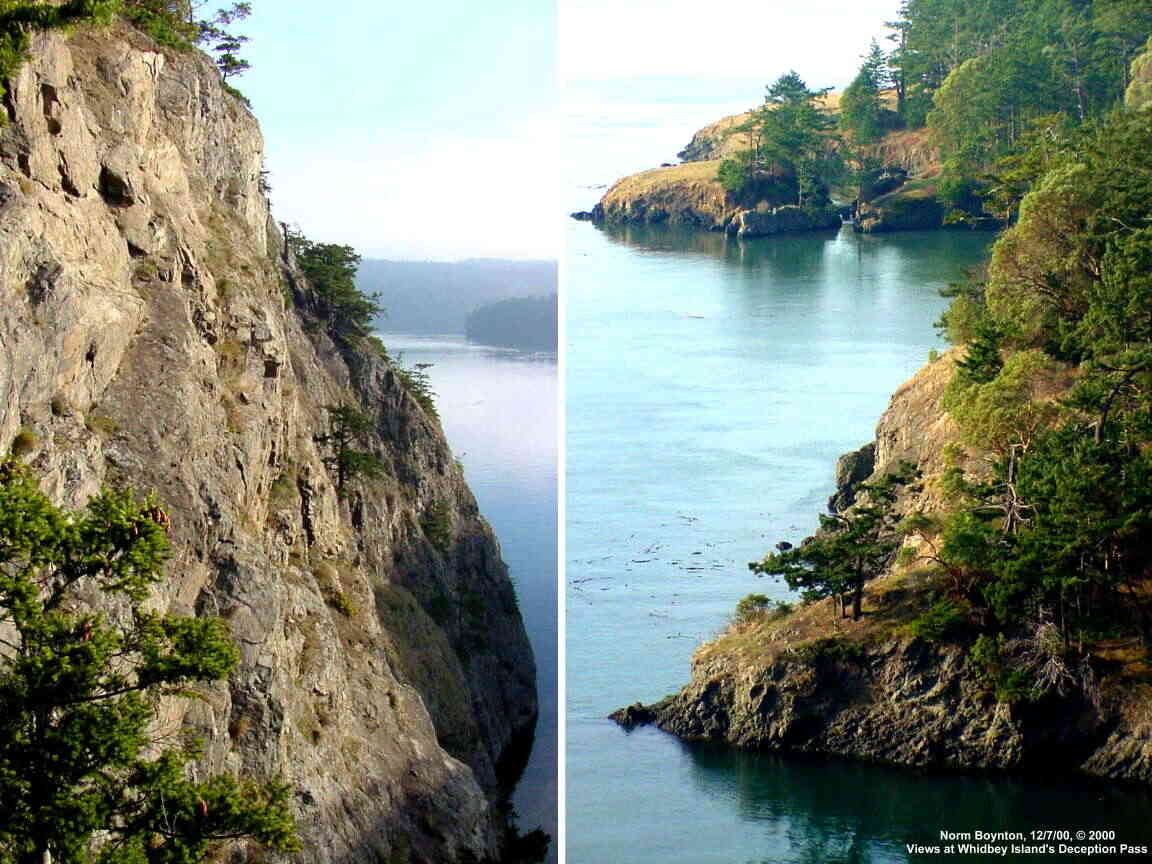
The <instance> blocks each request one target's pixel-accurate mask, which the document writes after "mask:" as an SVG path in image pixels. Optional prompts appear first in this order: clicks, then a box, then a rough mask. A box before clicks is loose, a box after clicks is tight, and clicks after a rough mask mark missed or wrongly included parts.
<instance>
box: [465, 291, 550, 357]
mask: <svg viewBox="0 0 1152 864" xmlns="http://www.w3.org/2000/svg"><path fill="white" fill-rule="evenodd" d="M558 314H559V307H558V304H557V299H556V295H555V294H550V295H548V296H547V297H512V298H510V299H508V300H500V301H498V302H496V303H488V304H486V305H484V306H481V307H480V308H479V309H476V310H475V311H474V312H472V314H471V315H469V316H468V321H467V325H466V329H465V332H466V334H467V336H468V341H470V342H479V343H482V344H484V345H499V346H502V347H505V348H519V349H520V350H522V351H555V350H556V341H557V337H556V331H557V321H558Z"/></svg>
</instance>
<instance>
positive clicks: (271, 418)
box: [0, 25, 536, 862]
mask: <svg viewBox="0 0 1152 864" xmlns="http://www.w3.org/2000/svg"><path fill="white" fill-rule="evenodd" d="M33 54H34V59H33V60H32V61H31V62H30V63H27V64H25V66H24V67H23V68H22V69H21V70H20V72H19V74H18V75H17V76H16V78H15V79H14V80H13V81H12V82H11V85H12V86H11V94H10V97H9V98H8V100H7V106H6V108H7V114H8V117H7V122H6V123H5V124H4V125H3V126H0V292H2V295H3V302H2V303H0V444H2V446H4V447H5V448H6V447H7V446H8V444H9V443H10V442H11V441H12V439H13V438H14V437H15V435H16V434H17V432H18V431H19V430H20V429H22V428H23V429H27V430H31V431H32V432H33V433H34V435H35V438H36V446H35V447H34V449H33V451H32V452H31V453H30V454H29V455H28V456H27V457H26V459H27V461H29V462H30V463H31V464H32V465H33V466H34V467H35V468H36V469H37V470H38V471H39V472H41V474H42V476H43V484H42V485H43V487H44V488H45V489H46V490H47V491H48V492H49V493H50V494H51V495H52V496H53V498H54V499H56V500H57V501H58V502H60V503H62V504H65V505H68V506H71V507H78V506H80V505H82V504H83V502H84V501H85V500H86V499H87V498H88V497H89V496H90V495H91V494H92V493H93V492H95V491H96V490H98V489H99V488H100V486H101V485H102V484H109V483H126V484H130V485H132V486H133V487H135V488H137V489H140V490H155V491H156V492H157V493H158V496H159V498H160V499H161V501H162V502H164V504H165V506H166V507H167V509H168V512H169V514H170V516H171V519H172V524H173V529H172V542H173V547H174V550H173V551H174V555H173V558H172V561H171V563H170V564H169V566H168V568H167V572H168V577H169V578H168V581H167V582H166V583H164V584H163V585H162V586H161V588H160V590H159V591H158V592H157V594H156V596H155V601H156V603H157V605H158V606H159V607H161V608H166V609H169V610H171V611H175V612H182V613H193V612H195V613H198V614H213V615H221V616H223V617H224V618H225V619H227V620H228V622H229V623H230V625H231V628H232V632H233V635H234V636H235V637H236V639H237V641H238V643H239V645H240V648H241V652H242V661H241V665H240V668H239V669H238V671H237V672H236V673H235V674H234V675H233V676H232V679H231V680H230V681H229V682H227V683H224V684H220V685H218V686H214V687H210V688H206V689H205V691H204V693H203V696H204V698H203V699H202V700H174V701H172V702H171V703H166V704H165V705H164V710H163V712H162V713H163V725H164V726H165V727H166V728H170V729H175V728H176V727H178V726H180V725H181V724H183V725H185V726H190V727H192V728H193V729H195V730H196V731H197V732H199V733H200V734H201V735H203V736H204V739H205V742H206V745H207V749H206V755H205V759H204V768H205V769H206V770H212V771H231V772H239V773H243V774H244V775H245V776H250V777H262V776H268V775H271V774H276V773H280V774H283V775H284V776H285V778H286V779H287V780H288V781H289V782H290V783H291V784H292V785H293V786H294V787H295V788H296V789H297V798H296V800H297V805H298V807H297V809H298V815H299V820H300V824H301V828H302V834H303V839H304V841H305V852H304V853H302V854H301V855H300V856H298V858H297V860H299V861H309V862H314V861H342V862H374V861H377V860H388V861H409V862H420V861H428V862H431V861H436V862H452V861H462V860H475V859H484V858H488V857H492V856H494V855H495V854H496V853H497V850H498V845H499V838H500V836H501V831H502V827H503V826H502V821H501V817H500V816H498V815H497V814H496V808H495V807H494V805H493V803H492V802H493V801H494V800H495V798H496V797H497V790H498V788H499V786H500V781H499V778H498V776H497V775H498V772H497V767H496V766H497V763H498V762H499V760H500V758H501V756H502V755H503V754H505V753H506V752H510V751H511V750H513V749H515V748H514V747H513V746H512V745H514V744H515V743H517V742H518V741H522V739H523V737H524V736H525V735H526V734H530V732H531V729H532V727H533V724H534V720H535V715H536V701H535V692H534V685H533V681H534V668H533V661H532V655H531V650H530V648H529V646H528V642H527V638H526V636H525V633H524V628H523V625H522V622H521V620H520V616H519V613H518V610H517V607H516V599H515V595H514V592H513V589H512V586H511V583H510V581H509V579H508V576H507V572H506V568H505V566H504V565H503V563H502V561H501V560H500V552H499V547H498V545H497V543H496V540H495V538H494V537H493V535H492V532H491V530H490V529H489V527H488V526H487V524H486V523H485V522H484V520H483V519H482V518H481V516H480V514H479V513H478V511H477V508H476V503H475V501H474V499H473V497H472V495H471V493H470V491H469V490H468V488H467V486H466V485H465V483H464V479H463V476H462V473H461V471H460V469H459V467H458V466H457V465H456V463H455V461H454V460H453V458H452V454H451V452H450V450H449V448H448V445H447V443H446V442H445V440H444V438H443V435H442V433H441V431H440V427H439V424H438V422H437V421H436V420H435V418H433V417H430V416H429V415H428V414H427V413H425V411H424V410H423V409H422V408H421V407H420V405H419V404H418V403H417V402H416V401H415V400H414V399H413V398H412V396H411V395H409V394H408V392H407V391H406V389H405V387H404V384H403V382H402V381H401V380H400V378H399V377H398V376H397V375H396V373H395V372H394V370H393V369H392V368H391V367H390V366H389V364H388V363H387V362H385V360H383V359H382V358H380V357H378V356H374V355H372V354H370V353H355V352H348V351H342V350H340V349H339V348H338V346H336V345H335V344H333V343H332V342H331V341H330V340H329V339H328V338H327V337H326V336H325V335H324V333H323V328H322V327H317V325H316V322H314V321H310V319H309V316H308V314H307V306H308V299H309V289H308V286H307V285H306V283H304V282H303V281H302V280H301V278H300V276H299V274H298V273H297V272H295V271H294V270H293V269H292V267H291V266H290V263H291V262H290V256H289V255H286V254H285V253H284V250H283V240H282V238H281V236H280V234H279V231H278V230H277V228H276V226H275V223H274V222H273V221H272V219H271V218H270V214H269V207H268V202H267V200H266V198H265V196H264V194H263V192H262V191H261V183H260V170H261V168H262V166H263V141H262V139H261V135H260V131H259V128H258V126H257V123H256V121H255V119H254V118H253V116H252V115H251V113H250V112H249V111H248V109H247V108H246V107H245V106H244V105H243V104H242V103H241V102H240V101H238V100H237V99H236V98H235V97H233V96H232V95H230V94H228V93H227V92H226V91H225V90H224V89H223V88H222V87H221V81H220V77H219V74H218V72H217V71H216V69H215V67H214V66H213V64H212V63H211V61H210V60H208V59H207V58H205V57H203V56H200V55H197V54H180V53H176V52H171V51H168V50H161V49H158V48H157V47H156V46H155V45H154V44H153V43H151V42H150V40H148V39H146V38H145V37H142V36H141V35H139V34H137V33H135V32H134V31H131V30H129V29H128V28H126V27H123V26H119V25H118V26H117V27H115V28H113V30H112V31H111V32H107V33H96V32H92V31H82V32H79V33H77V34H76V35H74V36H72V37H70V38H69V37H62V36H58V35H51V36H40V37H37V38H36V39H35V41H34V46H33ZM293 289H294V290H293ZM289 298H291V299H289ZM297 306H299V307H302V308H303V312H302V311H301V309H299V308H296V307H297ZM338 403H342V404H349V403H355V404H358V405H359V406H360V407H361V408H362V410H365V411H367V412H368V413H369V414H370V415H371V416H372V418H373V420H374V427H375V434H374V435H373V436H372V440H371V442H370V445H371V448H372V449H373V450H374V451H375V452H377V453H378V455H380V456H381V458H382V459H383V461H384V463H385V465H386V467H387V472H386V474H385V476H384V477H382V478H381V479H379V480H377V481H373V482H371V483H356V484H353V486H354V488H353V489H351V490H350V493H351V494H349V495H347V496H345V500H340V499H339V498H338V497H337V495H336V491H335V489H334V486H333V478H332V477H331V476H330V475H329V472H328V470H327V469H326V468H325V467H324V464H323V461H322V459H323V456H324V455H325V453H324V452H323V449H322V448H321V447H320V446H319V445H318V444H317V443H316V441H315V437H316V436H317V435H318V434H322V433H323V432H324V431H326V413H325V410H324V408H325V406H327V405H332V404H338ZM437 516H438V517H440V519H441V521H446V525H447V529H446V531H435V532H434V531H432V530H431V528H430V525H431V521H430V520H433V519H434V517H437ZM429 534H432V535H433V536H432V537H430V536H429ZM237 854H238V855H240V857H241V858H242V857H243V855H242V854H241V853H237Z"/></svg>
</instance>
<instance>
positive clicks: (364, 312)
mask: <svg viewBox="0 0 1152 864" xmlns="http://www.w3.org/2000/svg"><path fill="white" fill-rule="evenodd" d="M287 239H288V243H289V244H290V245H291V247H292V251H293V252H294V253H295V255H296V261H297V263H299V265H300V269H301V270H303V271H304V275H305V276H307V277H308V281H309V282H310V283H311V285H312V288H313V290H314V291H315V297H316V302H315V312H316V314H317V315H318V316H319V317H320V318H321V319H322V320H324V321H326V322H327V324H328V331H329V333H331V335H332V337H333V338H334V339H336V340H337V341H340V342H344V343H346V344H348V343H352V342H359V341H361V340H362V339H364V338H365V337H366V336H368V334H369V333H370V332H371V328H372V322H373V318H375V316H377V315H380V314H382V313H383V312H384V308H383V307H382V306H381V305H380V303H379V302H378V301H379V296H378V295H375V294H374V295H371V296H369V295H367V294H364V293H363V292H362V291H360V289H359V288H357V287H356V271H357V269H359V267H360V255H359V254H358V253H357V252H356V250H355V249H353V248H352V247H351V246H345V245H341V244H337V243H314V242H312V241H311V240H309V239H308V238H307V237H305V236H304V235H303V234H300V233H299V232H289V234H288V238H287Z"/></svg>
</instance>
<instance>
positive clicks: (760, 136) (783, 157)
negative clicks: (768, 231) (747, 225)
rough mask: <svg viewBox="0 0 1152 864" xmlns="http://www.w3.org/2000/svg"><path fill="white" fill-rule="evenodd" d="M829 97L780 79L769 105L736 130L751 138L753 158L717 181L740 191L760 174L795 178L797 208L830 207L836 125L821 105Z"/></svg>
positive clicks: (742, 159)
mask: <svg viewBox="0 0 1152 864" xmlns="http://www.w3.org/2000/svg"><path fill="white" fill-rule="evenodd" d="M827 92H828V91H827V90H826V89H825V90H810V89H809V88H808V85H807V83H805V81H804V79H803V78H801V77H800V76H799V75H798V74H796V72H794V71H792V72H788V73H786V74H784V75H781V76H780V77H779V78H777V79H776V81H774V82H773V83H772V84H770V85H769V86H768V88H767V93H766V95H765V97H764V104H763V105H761V106H760V107H759V108H757V109H756V110H755V111H753V112H752V114H751V116H750V117H749V119H748V120H747V121H745V122H744V123H743V124H741V125H739V126H737V127H735V128H734V129H733V130H732V131H733V132H734V133H746V134H747V135H748V137H749V142H750V149H749V152H748V153H747V154H746V155H745V154H742V155H741V156H738V157H737V158H735V159H728V160H724V162H722V163H721V165H720V169H719V174H718V175H717V179H719V180H720V182H721V183H722V184H723V185H724V187H725V188H726V189H728V190H729V191H738V189H740V188H742V187H743V185H744V183H746V182H747V181H748V180H749V179H751V178H753V177H755V176H756V175H757V174H758V173H765V172H768V173H773V172H775V173H781V174H784V175H787V176H790V177H791V178H793V180H792V182H793V183H794V184H795V185H794V187H793V188H794V189H795V195H796V203H797V204H807V205H812V206H822V205H824V204H826V203H827V184H828V181H829V179H830V178H831V176H832V175H833V174H835V172H836V161H837V160H836V157H835V153H834V152H833V151H832V148H831V147H830V141H831V137H830V135H829V132H830V130H831V129H832V128H833V126H834V122H833V120H832V119H831V117H830V116H829V115H828V113H827V112H826V111H825V110H824V109H823V108H822V107H821V106H820V104H819V103H820V100H821V99H822V98H823V96H824V94H825V93H827Z"/></svg>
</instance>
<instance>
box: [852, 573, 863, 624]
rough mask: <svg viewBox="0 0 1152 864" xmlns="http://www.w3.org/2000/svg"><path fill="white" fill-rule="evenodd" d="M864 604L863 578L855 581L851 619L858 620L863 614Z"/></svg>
mask: <svg viewBox="0 0 1152 864" xmlns="http://www.w3.org/2000/svg"><path fill="white" fill-rule="evenodd" d="M863 606H864V580H863V579H861V580H860V581H859V582H857V583H856V589H855V591H853V592H852V620H853V621H859V620H860V616H861V615H862V614H863Z"/></svg>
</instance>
